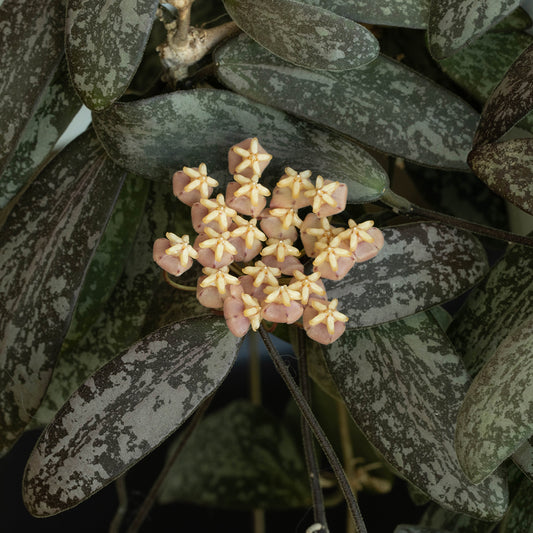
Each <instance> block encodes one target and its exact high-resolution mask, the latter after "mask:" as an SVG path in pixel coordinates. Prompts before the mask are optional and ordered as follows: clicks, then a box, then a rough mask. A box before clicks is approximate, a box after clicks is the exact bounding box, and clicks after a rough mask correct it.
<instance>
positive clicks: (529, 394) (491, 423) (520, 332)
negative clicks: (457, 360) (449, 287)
mask: <svg viewBox="0 0 533 533" xmlns="http://www.w3.org/2000/svg"><path fill="white" fill-rule="evenodd" d="M532 354H533V318H531V319H529V320H527V321H526V322H524V323H522V324H519V325H517V326H516V327H515V328H514V329H513V330H512V331H511V332H510V333H509V334H508V335H507V336H506V337H505V340H504V341H503V342H502V343H501V344H500V345H499V346H498V348H497V349H496V351H495V353H494V355H493V356H492V357H491V358H490V359H489V361H488V362H487V364H486V365H485V366H484V367H483V368H482V369H481V370H480V371H479V373H478V374H477V375H476V377H475V379H474V381H473V383H472V385H471V387H470V389H469V390H468V393H467V395H466V397H465V399H464V402H463V405H462V406H461V409H460V411H459V414H458V417H457V431H456V436H455V448H456V450H457V456H458V458H459V461H460V463H461V466H462V467H463V469H464V471H465V473H466V474H467V476H468V477H469V478H470V479H471V480H472V481H473V482H474V483H477V482H479V481H481V480H482V479H485V478H486V477H487V476H488V475H489V474H490V473H491V472H493V471H494V470H495V469H496V468H497V467H498V466H499V465H500V464H501V463H502V462H503V461H504V460H505V459H507V457H509V456H510V455H511V454H512V453H513V452H515V451H516V450H517V449H518V448H519V447H520V446H521V445H522V443H523V442H524V441H525V440H526V439H528V438H529V437H531V435H533V357H532Z"/></svg>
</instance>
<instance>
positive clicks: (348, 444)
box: [337, 400, 354, 533]
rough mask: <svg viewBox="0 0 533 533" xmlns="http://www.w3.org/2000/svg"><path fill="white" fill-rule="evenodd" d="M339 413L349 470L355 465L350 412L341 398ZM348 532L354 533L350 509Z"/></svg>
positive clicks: (347, 524) (344, 457)
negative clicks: (349, 418)
mask: <svg viewBox="0 0 533 533" xmlns="http://www.w3.org/2000/svg"><path fill="white" fill-rule="evenodd" d="M337 415H338V417H339V433H340V438H341V446H342V460H343V462H344V469H345V470H346V471H347V472H349V471H350V469H351V468H352V466H353V447H352V439H351V438H350V428H349V425H348V413H347V412H346V407H345V405H344V403H343V402H341V401H340V400H339V401H337ZM346 533H354V528H353V522H352V520H350V513H349V511H348V510H346Z"/></svg>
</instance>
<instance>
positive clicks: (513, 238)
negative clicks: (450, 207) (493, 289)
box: [380, 189, 533, 246]
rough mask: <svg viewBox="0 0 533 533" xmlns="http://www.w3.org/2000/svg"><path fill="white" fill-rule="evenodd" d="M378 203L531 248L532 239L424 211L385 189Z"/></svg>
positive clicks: (427, 210) (435, 212)
mask: <svg viewBox="0 0 533 533" xmlns="http://www.w3.org/2000/svg"><path fill="white" fill-rule="evenodd" d="M380 201H382V202H383V203H384V204H386V205H388V206H389V207H391V208H392V209H393V211H394V212H395V213H400V214H404V215H408V216H422V217H426V218H429V219H431V220H438V221H439V222H444V223H445V224H448V225H450V226H455V227H457V228H461V229H465V230H467V231H471V232H472V233H477V234H478V235H485V236H487V237H491V238H492V239H498V240H500V241H507V242H509V243H511V242H515V243H517V244H523V245H525V246H533V238H531V237H526V236H524V235H518V234H517V233H512V232H510V231H504V230H500V229H497V228H491V227H490V226H484V225H483V224H476V223H475V222H470V221H469V220H464V219H462V218H457V217H453V216H451V215H446V214H445V213H439V212H438V211H433V210H431V209H426V208H425V207H420V206H418V205H415V204H412V203H411V202H409V200H407V199H405V198H403V197H402V196H399V195H397V194H396V193H394V192H392V191H391V190H390V189H387V190H386V191H385V193H384V194H383V196H382V197H381V198H380Z"/></svg>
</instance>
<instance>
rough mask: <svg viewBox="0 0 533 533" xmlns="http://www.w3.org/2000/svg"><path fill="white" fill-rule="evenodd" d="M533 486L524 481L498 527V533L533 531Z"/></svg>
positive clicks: (525, 532) (529, 532) (528, 481)
mask: <svg viewBox="0 0 533 533" xmlns="http://www.w3.org/2000/svg"><path fill="white" fill-rule="evenodd" d="M532 502H533V484H531V481H530V480H527V479H524V480H523V481H522V483H521V484H520V488H519V489H518V492H517V493H516V495H515V497H514V498H513V500H512V501H511V505H510V506H509V510H508V511H507V513H506V514H505V517H504V519H503V521H502V523H501V526H500V529H499V531H500V533H531V531H533V505H532Z"/></svg>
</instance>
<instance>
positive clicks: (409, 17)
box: [301, 0, 429, 29]
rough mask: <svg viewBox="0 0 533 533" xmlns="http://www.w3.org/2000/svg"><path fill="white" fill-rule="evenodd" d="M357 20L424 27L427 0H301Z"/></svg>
mask: <svg viewBox="0 0 533 533" xmlns="http://www.w3.org/2000/svg"><path fill="white" fill-rule="evenodd" d="M301 2H302V3H305V4H309V5H313V6H319V7H323V8H324V9H328V10H330V11H333V12H334V13H337V15H340V16H341V17H346V18H348V19H351V20H356V21H358V22H366V23H367V24H379V25H384V26H401V27H405V28H420V29H423V28H425V27H426V25H427V24H426V22H427V19H428V16H429V0H392V1H391V0H350V1H349V2H346V0H301Z"/></svg>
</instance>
